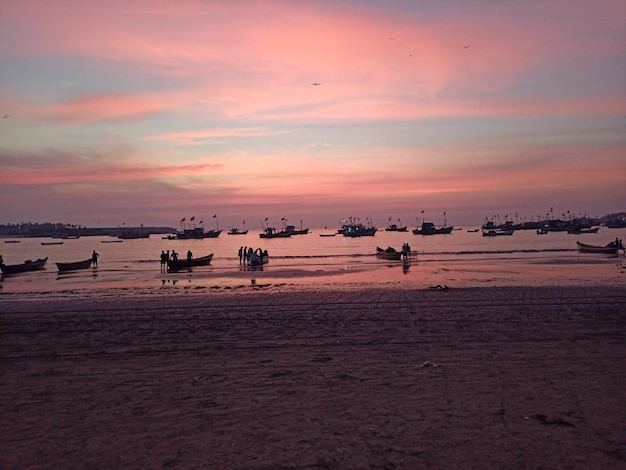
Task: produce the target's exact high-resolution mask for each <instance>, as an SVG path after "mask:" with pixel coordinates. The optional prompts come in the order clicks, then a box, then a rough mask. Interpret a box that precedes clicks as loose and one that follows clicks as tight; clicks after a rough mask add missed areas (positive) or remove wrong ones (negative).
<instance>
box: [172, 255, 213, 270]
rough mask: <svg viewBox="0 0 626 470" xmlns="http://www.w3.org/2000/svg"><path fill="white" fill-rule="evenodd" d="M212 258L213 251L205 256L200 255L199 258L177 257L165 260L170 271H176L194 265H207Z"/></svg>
mask: <svg viewBox="0 0 626 470" xmlns="http://www.w3.org/2000/svg"><path fill="white" fill-rule="evenodd" d="M212 259H213V253H211V254H210V255H207V256H202V257H201V258H192V259H190V260H189V259H187V258H179V259H177V260H173V259H170V260H168V261H167V267H168V269H169V270H170V271H178V270H180V269H188V268H193V267H195V266H207V265H209V264H211V260H212Z"/></svg>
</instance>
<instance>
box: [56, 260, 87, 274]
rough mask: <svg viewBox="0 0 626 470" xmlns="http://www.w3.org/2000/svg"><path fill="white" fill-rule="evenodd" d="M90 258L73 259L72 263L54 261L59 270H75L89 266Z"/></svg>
mask: <svg viewBox="0 0 626 470" xmlns="http://www.w3.org/2000/svg"><path fill="white" fill-rule="evenodd" d="M91 263H92V259H91V258H89V259H86V260H83V261H74V262H72V263H56V265H57V269H58V270H59V271H75V270H77V269H87V268H89V267H91Z"/></svg>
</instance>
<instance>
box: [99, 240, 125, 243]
mask: <svg viewBox="0 0 626 470" xmlns="http://www.w3.org/2000/svg"><path fill="white" fill-rule="evenodd" d="M123 241H124V240H100V243H122V242H123Z"/></svg>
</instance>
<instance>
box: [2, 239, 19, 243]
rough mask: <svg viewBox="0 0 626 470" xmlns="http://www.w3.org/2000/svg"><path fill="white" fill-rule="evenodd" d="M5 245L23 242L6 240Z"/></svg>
mask: <svg viewBox="0 0 626 470" xmlns="http://www.w3.org/2000/svg"><path fill="white" fill-rule="evenodd" d="M4 243H21V240H5V241H4Z"/></svg>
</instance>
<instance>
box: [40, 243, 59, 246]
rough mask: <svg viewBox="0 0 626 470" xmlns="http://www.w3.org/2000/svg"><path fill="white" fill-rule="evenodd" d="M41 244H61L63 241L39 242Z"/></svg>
mask: <svg viewBox="0 0 626 470" xmlns="http://www.w3.org/2000/svg"><path fill="white" fill-rule="evenodd" d="M41 244H42V245H44V246H46V245H63V242H41Z"/></svg>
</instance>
